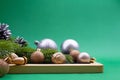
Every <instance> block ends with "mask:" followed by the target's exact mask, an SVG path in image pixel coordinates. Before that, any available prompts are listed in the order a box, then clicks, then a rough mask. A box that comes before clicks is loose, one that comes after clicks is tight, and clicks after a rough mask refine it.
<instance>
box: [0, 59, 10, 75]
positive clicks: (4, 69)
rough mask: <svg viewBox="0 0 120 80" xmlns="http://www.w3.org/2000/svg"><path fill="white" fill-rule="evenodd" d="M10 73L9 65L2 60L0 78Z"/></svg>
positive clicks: (0, 62)
mask: <svg viewBox="0 0 120 80" xmlns="http://www.w3.org/2000/svg"><path fill="white" fill-rule="evenodd" d="M8 71H9V65H8V63H6V62H5V61H4V60H2V59H0V77H3V76H4V75H5V74H7V73H8Z"/></svg>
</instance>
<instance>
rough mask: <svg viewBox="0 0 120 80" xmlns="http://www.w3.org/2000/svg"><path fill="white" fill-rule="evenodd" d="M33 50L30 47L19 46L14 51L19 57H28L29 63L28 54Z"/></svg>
mask: <svg viewBox="0 0 120 80" xmlns="http://www.w3.org/2000/svg"><path fill="white" fill-rule="evenodd" d="M34 51H35V49H33V48H31V47H19V48H18V49H17V50H16V51H15V53H16V54H17V55H18V56H19V57H23V56H26V57H27V59H28V63H30V56H31V54H32V53H33V52H34Z"/></svg>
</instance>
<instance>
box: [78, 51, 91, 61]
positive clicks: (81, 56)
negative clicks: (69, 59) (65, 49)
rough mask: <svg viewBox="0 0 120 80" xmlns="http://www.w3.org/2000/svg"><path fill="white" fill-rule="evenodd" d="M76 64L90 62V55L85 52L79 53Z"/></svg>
mask: <svg viewBox="0 0 120 80" xmlns="http://www.w3.org/2000/svg"><path fill="white" fill-rule="evenodd" d="M78 62H82V63H87V62H90V55H89V54H88V53H87V52H81V53H80V54H79V55H78Z"/></svg>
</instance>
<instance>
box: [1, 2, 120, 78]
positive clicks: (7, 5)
mask: <svg viewBox="0 0 120 80" xmlns="http://www.w3.org/2000/svg"><path fill="white" fill-rule="evenodd" d="M0 22H1V23H7V24H9V25H10V29H11V31H12V35H13V36H15V37H16V36H22V37H24V38H25V39H26V40H27V41H28V42H29V44H30V46H31V47H34V48H36V46H35V45H34V40H42V39H44V38H51V39H53V40H55V41H56V43H57V45H58V47H59V48H60V45H61V43H62V42H63V41H64V40H66V39H75V40H76V41H78V43H79V45H80V51H81V52H83V51H85V52H88V53H89V54H90V55H91V56H92V57H96V58H97V61H98V62H101V63H103V64H104V72H103V73H97V74H96V73H95V74H8V75H6V76H5V77H3V78H1V79H0V80H8V79H9V80H21V79H26V80H33V79H40V80H44V79H45V80H46V79H49V80H67V79H69V80H96V79H97V80H113V79H119V78H120V77H119V73H120V51H119V50H120V37H119V36H120V0H0Z"/></svg>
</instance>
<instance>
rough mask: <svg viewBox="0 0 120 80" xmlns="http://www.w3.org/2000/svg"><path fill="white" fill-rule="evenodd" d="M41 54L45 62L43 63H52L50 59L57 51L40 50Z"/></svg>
mask: <svg viewBox="0 0 120 80" xmlns="http://www.w3.org/2000/svg"><path fill="white" fill-rule="evenodd" d="M41 52H42V53H43V54H44V56H45V61H44V63H52V61H51V58H52V55H53V54H54V53H56V52H58V51H57V50H55V49H41Z"/></svg>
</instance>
